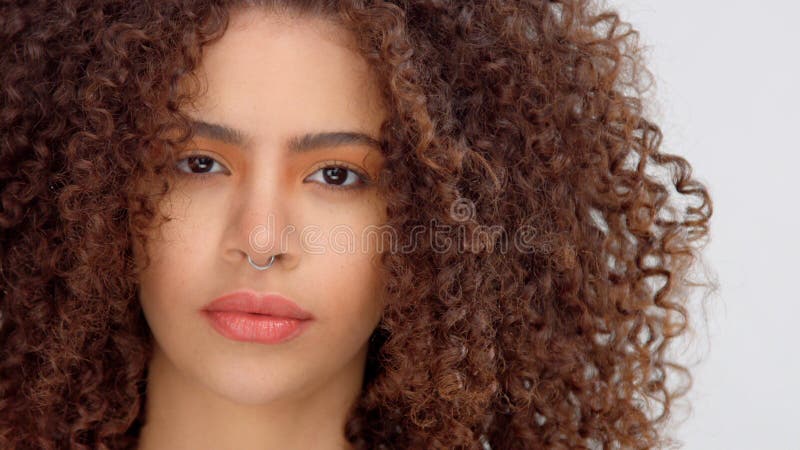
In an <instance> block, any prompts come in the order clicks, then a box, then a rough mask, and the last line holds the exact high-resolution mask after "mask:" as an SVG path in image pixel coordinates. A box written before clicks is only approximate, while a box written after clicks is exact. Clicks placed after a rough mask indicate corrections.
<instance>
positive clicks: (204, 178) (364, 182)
mask: <svg viewBox="0 0 800 450" xmlns="http://www.w3.org/2000/svg"><path fill="white" fill-rule="evenodd" d="M198 157H202V158H208V159H210V160H212V161H213V162H214V163H216V164H219V165H220V166H221V167H225V166H223V165H222V164H221V163H220V162H219V161H217V160H216V159H215V158H213V157H211V156H208V155H205V154H202V153H191V154H189V155H186V156H184V157H183V158H181V159H179V160H178V163H177V164H180V163H182V162H183V161H186V160H188V159H189V158H198ZM328 168H341V169H346V170H349V171H351V172H353V173H355V174H356V176H358V177H359V178H360V181H358V182H356V184H354V185H351V186H339V187H336V185H331V184H326V183H315V184H318V185H320V186H321V187H322V188H323V189H327V190H329V191H333V192H337V193H343V191H355V190H358V189H364V188H366V187H367V186H369V185H370V184H371V183H372V181H371V180H370V178H369V176H367V175H366V174H364V173H363V172H362V171H361V170H358V169H356V168H354V167H353V166H351V165H350V164H348V163H345V162H344V161H336V160H334V161H326V162H323V163H320V164H319V165H317V166H316V167H315V168H314V170H313V172H311V174H312V175H313V174H315V173H317V172H318V171H319V170H321V169H328ZM226 170H227V168H226ZM179 172H180V174H181V175H184V176H189V177H192V178H195V179H197V180H198V181H199V182H200V183H206V182H208V181H209V178H210V177H212V176H214V175H218V174H219V172H208V173H193V172H184V171H181V170H179ZM309 176H310V175H309Z"/></svg>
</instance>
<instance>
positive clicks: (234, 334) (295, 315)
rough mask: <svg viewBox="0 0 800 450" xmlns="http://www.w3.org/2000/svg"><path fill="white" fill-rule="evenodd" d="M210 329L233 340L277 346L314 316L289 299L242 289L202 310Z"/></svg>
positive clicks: (220, 298)
mask: <svg viewBox="0 0 800 450" xmlns="http://www.w3.org/2000/svg"><path fill="white" fill-rule="evenodd" d="M202 313H203V314H204V315H205V316H206V318H207V319H208V320H209V322H210V323H211V326H212V327H213V328H214V329H215V330H216V331H217V332H218V333H220V334H221V335H223V336H224V337H226V338H228V339H231V340H234V341H244V342H258V343H262V344H277V343H280V342H285V341H287V340H290V339H292V338H294V337H296V336H298V335H300V334H301V333H302V332H303V331H304V330H305V329H306V328H308V325H309V324H310V323H311V322H312V319H313V316H312V315H311V313H309V312H308V311H306V310H304V309H302V308H300V307H299V306H297V304H295V303H294V302H292V301H291V300H289V299H288V298H286V297H283V296H281V295H279V294H276V293H267V294H259V293H257V292H255V291H252V290H250V289H240V290H237V291H234V292H231V293H228V294H225V295H223V296H221V297H219V298H217V299H215V300H214V301H212V302H211V303H209V304H208V305H206V307H205V308H203V310H202Z"/></svg>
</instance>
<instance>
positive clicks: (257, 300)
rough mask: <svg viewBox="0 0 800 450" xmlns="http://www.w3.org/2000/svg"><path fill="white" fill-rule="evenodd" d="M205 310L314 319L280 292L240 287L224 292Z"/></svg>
mask: <svg viewBox="0 0 800 450" xmlns="http://www.w3.org/2000/svg"><path fill="white" fill-rule="evenodd" d="M203 310H204V311H225V312H240V313H251V314H262V315H265V316H272V317H282V318H286V319H297V320H310V319H313V316H312V315H311V313H310V312H308V311H306V310H304V309H303V308H301V307H299V306H297V304H296V303H294V302H293V301H291V300H289V299H288V298H286V297H284V296H282V295H280V294H277V293H266V294H259V293H257V292H255V291H253V290H251V289H239V290H236V291H233V292H230V293H227V294H224V295H222V296H220V297H218V298H216V299H214V300H213V301H212V302H211V303H209V304H208V305H206V307H205V308H203Z"/></svg>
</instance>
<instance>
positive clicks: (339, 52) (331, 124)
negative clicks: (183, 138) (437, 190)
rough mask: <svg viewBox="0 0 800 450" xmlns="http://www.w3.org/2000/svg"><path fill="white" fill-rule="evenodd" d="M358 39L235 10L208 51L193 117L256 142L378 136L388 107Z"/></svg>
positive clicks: (324, 24) (330, 26) (322, 24)
mask: <svg viewBox="0 0 800 450" xmlns="http://www.w3.org/2000/svg"><path fill="white" fill-rule="evenodd" d="M352 42H353V37H352V35H350V34H349V33H348V32H346V30H344V29H342V28H340V27H339V25H336V24H335V23H332V22H329V21H326V20H322V19H309V18H293V17H288V16H283V15H280V16H275V15H271V14H270V13H266V12H263V11H261V10H259V9H253V8H248V9H245V10H241V11H239V12H236V13H234V14H233V15H232V16H231V22H230V24H229V27H228V29H227V30H226V32H225V34H224V35H223V36H222V37H221V38H220V39H219V40H217V41H215V42H213V43H211V44H209V45H208V46H206V47H205V48H204V49H203V57H202V59H201V62H200V65H199V66H198V68H197V70H196V71H195V75H197V77H198V81H200V82H201V83H202V84H203V85H204V86H203V87H204V89H202V90H201V91H200V92H201V95H200V96H199V97H196V98H195V99H194V101H193V103H192V105H191V107H190V108H189V112H190V113H191V115H192V116H194V117H198V118H201V119H203V120H206V121H208V122H214V123H226V124H236V127H237V128H239V129H241V130H243V131H245V132H247V134H248V135H251V136H252V137H253V139H254V140H255V141H262V140H272V139H278V138H279V136H278V135H281V134H283V137H286V136H287V135H288V134H292V135H298V134H304V133H305V134H307V133H309V132H320V131H332V130H354V131H362V132H365V134H369V135H372V136H375V135H376V131H377V130H379V128H380V125H381V123H382V121H383V120H384V119H385V118H386V109H385V107H384V105H385V103H384V102H383V99H382V94H381V91H380V89H379V87H378V82H377V80H376V79H375V77H374V74H373V71H372V70H371V68H370V67H369V65H368V63H367V61H366V60H365V59H364V58H363V57H362V56H361V55H360V54H359V53H358V52H357V51H355V50H354V47H353V45H352ZM184 81H189V80H184ZM370 131H371V132H370ZM287 133H288V134H287Z"/></svg>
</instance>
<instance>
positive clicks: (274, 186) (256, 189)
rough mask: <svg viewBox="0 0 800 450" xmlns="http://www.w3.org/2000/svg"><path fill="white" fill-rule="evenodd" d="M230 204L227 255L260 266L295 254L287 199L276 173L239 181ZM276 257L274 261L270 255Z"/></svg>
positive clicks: (283, 259) (284, 260) (236, 260)
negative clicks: (236, 192) (250, 261)
mask: <svg viewBox="0 0 800 450" xmlns="http://www.w3.org/2000/svg"><path fill="white" fill-rule="evenodd" d="M232 206H233V214H232V216H231V217H232V219H231V224H230V226H229V230H230V233H231V237H232V239H231V240H230V241H229V242H231V245H230V247H231V248H230V249H229V250H230V251H229V252H228V253H229V254H230V256H229V258H232V259H235V261H234V262H235V263H237V264H245V265H246V264H247V262H248V261H247V260H248V256H249V257H250V259H251V260H252V262H253V263H254V264H256V265H259V266H266V265H268V264H270V263H272V265H273V266H274V265H277V264H279V263H280V264H284V265H285V264H287V261H288V260H290V259H291V258H292V256H293V255H294V246H293V244H292V242H291V236H292V234H293V232H294V226H293V225H292V224H291V222H290V219H291V218H290V217H289V215H290V214H291V211H290V199H289V198H288V197H287V191H286V190H285V189H284V188H283V187H282V186H281V185H280V183H279V182H278V178H277V177H275V176H260V177H259V179H257V180H256V179H251V180H246V181H243V182H242V185H241V188H240V190H239V193H238V195H237V197H236V200H235V204H234V205H232ZM273 255H274V257H275V259H274V261H273V260H272V257H273Z"/></svg>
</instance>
